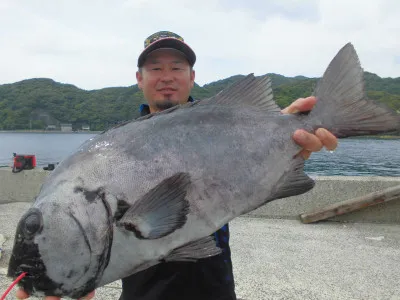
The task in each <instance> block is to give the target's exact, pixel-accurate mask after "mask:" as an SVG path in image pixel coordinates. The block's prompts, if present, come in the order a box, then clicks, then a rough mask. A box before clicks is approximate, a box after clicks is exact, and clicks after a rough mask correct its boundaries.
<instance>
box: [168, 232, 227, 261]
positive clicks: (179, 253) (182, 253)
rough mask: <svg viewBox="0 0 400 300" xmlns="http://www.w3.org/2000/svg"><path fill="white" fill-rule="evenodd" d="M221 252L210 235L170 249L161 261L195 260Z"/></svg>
mask: <svg viewBox="0 0 400 300" xmlns="http://www.w3.org/2000/svg"><path fill="white" fill-rule="evenodd" d="M221 253H222V250H221V248H219V247H218V246H217V244H216V242H215V240H214V238H213V237H212V236H207V237H205V238H202V239H200V240H196V241H193V242H190V243H187V244H185V245H183V246H181V247H179V248H176V249H174V250H172V251H171V253H169V254H168V255H167V256H166V257H164V259H162V261H165V262H171V261H186V262H195V261H197V260H198V259H201V258H207V257H211V256H215V255H219V254H221Z"/></svg>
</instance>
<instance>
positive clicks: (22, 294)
mask: <svg viewBox="0 0 400 300" xmlns="http://www.w3.org/2000/svg"><path fill="white" fill-rule="evenodd" d="M15 296H16V297H17V299H28V298H29V295H28V294H27V293H26V292H25V291H24V290H22V289H19V290H18V291H17V294H16V295H15ZM93 297H94V291H93V292H91V293H89V294H87V295H86V296H85V297H84V298H81V299H86V300H89V299H92V298H93ZM44 299H45V300H60V299H61V298H59V297H54V296H47V297H45V298H44Z"/></svg>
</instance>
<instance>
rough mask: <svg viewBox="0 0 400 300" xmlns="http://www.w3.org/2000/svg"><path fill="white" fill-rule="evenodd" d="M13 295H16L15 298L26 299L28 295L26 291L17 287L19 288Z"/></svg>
mask: <svg viewBox="0 0 400 300" xmlns="http://www.w3.org/2000/svg"><path fill="white" fill-rule="evenodd" d="M15 297H17V299H27V298H28V297H29V295H28V294H27V293H25V291H24V290H21V289H19V290H17V293H16V294H15Z"/></svg>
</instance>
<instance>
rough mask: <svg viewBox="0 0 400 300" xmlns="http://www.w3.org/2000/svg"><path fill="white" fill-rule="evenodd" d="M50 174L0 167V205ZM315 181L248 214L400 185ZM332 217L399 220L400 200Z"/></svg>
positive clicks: (274, 213)
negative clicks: (301, 191)
mask: <svg viewBox="0 0 400 300" xmlns="http://www.w3.org/2000/svg"><path fill="white" fill-rule="evenodd" d="M49 173H50V172H49V171H44V170H40V169H37V170H29V171H23V172H20V173H16V174H14V173H12V172H11V169H0V204H1V203H9V202H30V201H32V200H33V199H34V198H35V196H36V195H37V194H38V192H39V189H40V185H41V184H42V183H43V181H44V179H45V178H46V176H48V174H49ZM315 180H316V185H315V187H314V189H313V190H311V191H310V192H308V193H306V194H304V195H300V196H295V197H289V198H286V199H280V200H276V201H273V202H270V203H268V204H266V205H265V206H263V207H261V208H259V209H257V210H255V211H253V212H251V213H249V215H252V216H259V217H269V218H286V219H296V218H298V217H299V215H300V214H302V213H305V212H310V211H312V210H315V209H318V208H323V207H325V206H326V205H329V204H332V203H336V202H340V201H344V200H348V199H350V198H354V197H359V196H362V195H365V194H368V193H371V192H375V191H379V190H382V189H385V188H388V187H391V186H396V185H400V177H348V176H329V177H316V178H315ZM332 220H335V221H349V222H379V223H400V199H399V200H394V201H391V202H388V203H382V204H378V205H375V206H373V207H369V208H366V209H363V210H360V211H358V212H353V213H350V214H347V215H343V216H340V217H336V218H333V219H332Z"/></svg>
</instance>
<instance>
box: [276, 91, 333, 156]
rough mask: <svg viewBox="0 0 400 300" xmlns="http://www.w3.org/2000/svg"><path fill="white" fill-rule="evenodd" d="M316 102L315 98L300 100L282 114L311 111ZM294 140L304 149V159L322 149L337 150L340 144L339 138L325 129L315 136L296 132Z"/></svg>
mask: <svg viewBox="0 0 400 300" xmlns="http://www.w3.org/2000/svg"><path fill="white" fill-rule="evenodd" d="M316 102H317V99H316V98H315V97H308V98H300V99H297V100H296V101H294V102H293V103H292V104H290V105H289V106H288V107H286V108H285V109H283V110H282V113H283V114H294V113H297V112H301V111H310V110H311V109H312V108H313V107H314V105H315V103H316ZM293 139H294V141H295V142H296V143H297V144H298V145H299V146H301V147H303V150H302V151H301V152H300V155H302V156H303V157H304V159H308V158H309V157H310V155H311V152H317V151H320V150H321V149H322V147H325V148H326V149H327V150H335V149H336V147H337V143H338V142H337V138H336V137H335V136H334V135H333V134H332V133H330V132H329V131H328V130H326V129H324V128H318V129H317V130H316V131H315V134H312V133H309V132H306V131H305V130H302V129H298V130H296V131H295V132H294V134H293Z"/></svg>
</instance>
